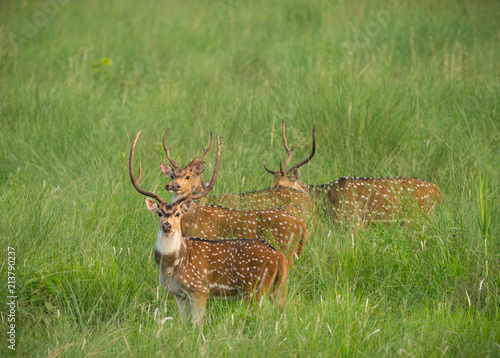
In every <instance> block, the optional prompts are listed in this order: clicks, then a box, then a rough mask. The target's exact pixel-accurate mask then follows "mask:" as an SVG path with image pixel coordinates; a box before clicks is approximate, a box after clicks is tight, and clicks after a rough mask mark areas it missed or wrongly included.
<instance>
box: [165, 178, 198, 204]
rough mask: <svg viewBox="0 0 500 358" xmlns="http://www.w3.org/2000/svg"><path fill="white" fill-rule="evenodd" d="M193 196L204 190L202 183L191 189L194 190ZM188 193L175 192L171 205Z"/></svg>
mask: <svg viewBox="0 0 500 358" xmlns="http://www.w3.org/2000/svg"><path fill="white" fill-rule="evenodd" d="M193 189H194V191H193V195H194V194H198V193H200V192H201V191H202V190H203V186H202V185H201V182H200V183H198V184H196V185H194V186H192V187H191V190H193ZM186 194H187V193H177V192H174V195H173V196H172V201H171V202H170V204H173V203H174V202H175V201H177V199H179V198H181V197H183V196H184V195H186Z"/></svg>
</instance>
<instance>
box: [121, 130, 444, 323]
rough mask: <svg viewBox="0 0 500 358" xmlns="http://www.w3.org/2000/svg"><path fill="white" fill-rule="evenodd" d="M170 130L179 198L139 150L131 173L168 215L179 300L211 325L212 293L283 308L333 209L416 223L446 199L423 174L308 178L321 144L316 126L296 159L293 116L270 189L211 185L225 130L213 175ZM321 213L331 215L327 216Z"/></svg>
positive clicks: (357, 218)
mask: <svg viewBox="0 0 500 358" xmlns="http://www.w3.org/2000/svg"><path fill="white" fill-rule="evenodd" d="M168 132H169V130H168V129H167V131H166V132H165V134H164V136H163V148H164V150H165V154H166V156H167V159H168V161H169V162H170V164H171V166H169V165H167V164H165V163H161V164H160V167H161V172H162V173H163V174H164V175H165V176H166V177H167V178H169V179H171V180H170V181H169V182H168V183H167V184H166V185H165V189H166V190H167V192H170V193H173V197H172V202H171V203H170V204H169V203H167V202H166V201H164V200H163V199H162V198H161V197H160V196H159V195H158V194H156V193H154V192H152V191H146V190H144V189H142V188H141V187H140V185H139V183H140V181H141V177H142V168H141V164H140V163H139V176H138V178H137V179H136V177H135V175H134V151H135V146H136V144H137V140H138V138H139V135H140V133H141V132H140V131H139V132H138V133H137V135H136V137H135V139H134V141H133V143H132V147H131V149H130V158H129V174H130V179H131V181H132V184H133V186H134V188H135V189H136V190H137V191H138V192H139V193H141V194H143V195H145V196H147V198H146V206H147V208H148V210H149V211H150V212H152V213H153V214H155V215H158V217H159V230H158V234H157V239H156V250H155V261H156V264H157V265H158V267H159V272H160V274H159V275H160V277H159V280H160V283H161V284H162V286H163V287H164V288H165V289H166V290H167V291H168V292H169V293H170V294H171V295H173V296H174V297H175V298H176V300H177V305H178V309H179V317H180V318H181V319H185V318H186V317H188V316H189V317H191V319H192V321H193V323H195V324H197V325H199V326H203V322H204V315H205V307H206V302H207V299H209V298H210V299H211V298H231V297H235V296H239V297H242V298H243V299H244V300H245V301H248V302H249V303H252V302H256V303H258V304H261V303H262V302H263V299H264V297H265V296H268V297H269V298H270V299H271V300H272V302H273V303H274V304H276V305H278V306H279V307H280V308H283V307H284V305H285V300H286V288H287V282H288V273H289V267H290V266H291V265H293V263H294V260H297V259H299V258H300V255H301V253H302V251H303V249H304V247H305V244H306V241H307V239H308V236H309V235H310V232H311V229H312V228H314V227H317V226H318V225H321V222H320V221H321V218H322V217H324V218H325V219H326V220H329V221H330V222H332V223H333V224H338V225H348V226H352V227H354V228H356V229H359V228H362V227H365V226H367V225H370V224H374V223H383V224H391V223H397V222H407V221H410V218H413V217H415V214H416V213H419V215H423V216H428V215H429V214H431V212H432V211H433V210H434V208H435V207H436V205H437V204H439V203H440V202H441V201H442V194H441V191H440V189H439V188H438V186H436V185H435V184H432V183H430V182H426V181H423V180H420V179H416V178H400V177H390V178H358V177H342V178H338V179H335V180H333V181H331V182H328V183H325V184H319V185H313V184H307V183H304V182H302V181H300V180H299V178H300V172H299V168H300V167H301V166H303V165H304V164H306V163H308V162H309V161H310V160H311V159H312V158H313V156H314V154H315V152H316V127H315V126H314V127H313V132H312V151H311V154H310V155H309V156H308V157H307V158H306V159H304V160H303V161H301V162H300V163H298V164H296V165H295V166H293V167H291V168H288V166H289V165H290V161H291V159H292V154H293V150H294V148H295V145H292V147H291V149H290V148H289V146H288V144H287V140H286V133H285V123H283V127H282V132H283V145H284V147H285V150H286V152H287V155H288V157H287V159H286V161H285V163H284V164H283V162H282V160H281V159H280V168H279V170H270V169H269V168H268V167H267V166H266V164H265V162H263V164H264V169H265V170H266V171H268V172H269V173H271V174H272V175H273V176H274V180H273V183H272V185H271V187H270V188H269V189H263V190H257V191H251V192H244V193H237V194H233V193H226V194H222V195H219V196H209V195H208V194H209V193H210V191H211V190H212V188H213V187H214V186H215V184H216V181H217V174H218V171H219V164H220V157H221V143H220V138H219V137H217V139H216V141H217V152H216V159H215V166H214V172H213V176H212V179H211V180H210V181H209V182H207V183H205V182H204V181H203V172H204V170H205V163H204V160H205V158H206V157H207V155H208V153H209V151H210V149H211V148H212V145H213V136H212V133H210V143H209V145H208V147H207V149H205V148H204V147H203V152H204V153H203V155H202V156H201V158H198V154H199V152H198V154H196V156H195V157H194V159H193V160H192V161H191V162H189V164H187V165H186V166H185V167H183V168H181V167H180V166H179V165H178V164H177V162H176V161H175V160H173V159H172V157H171V155H170V154H171V153H170V151H171V149H172V147H170V148H168V147H167V145H166V143H165V141H166V139H167V134H168ZM320 214H321V215H320Z"/></svg>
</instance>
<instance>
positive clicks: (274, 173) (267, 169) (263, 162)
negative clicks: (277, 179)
mask: <svg viewBox="0 0 500 358" xmlns="http://www.w3.org/2000/svg"><path fill="white" fill-rule="evenodd" d="M262 164H264V169H265V170H266V171H267V172H268V173H271V174H272V175H276V174H279V171H278V170H271V169H269V168H268V167H266V161H265V160H262Z"/></svg>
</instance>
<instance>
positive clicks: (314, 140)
mask: <svg viewBox="0 0 500 358" xmlns="http://www.w3.org/2000/svg"><path fill="white" fill-rule="evenodd" d="M292 149H293V147H292ZM314 153H316V124H315V125H314V126H313V145H312V151H311V154H310V155H309V156H308V157H307V158H306V159H304V160H303V161H301V162H300V163H299V164H297V165H295V166H294V167H292V168H291V169H288V170H287V172H291V171H292V170H294V169H296V168H298V167H301V166H302V165H304V164H306V163H307V162H308V161H310V160H311V158H312V157H313V156H314Z"/></svg>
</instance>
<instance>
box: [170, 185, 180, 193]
mask: <svg viewBox="0 0 500 358" xmlns="http://www.w3.org/2000/svg"><path fill="white" fill-rule="evenodd" d="M180 188H181V186H180V185H179V184H172V190H173V191H179V190H180Z"/></svg>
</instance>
